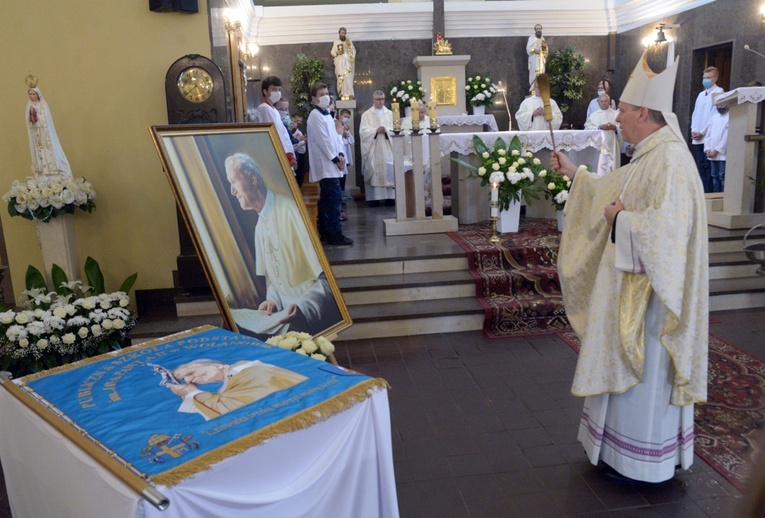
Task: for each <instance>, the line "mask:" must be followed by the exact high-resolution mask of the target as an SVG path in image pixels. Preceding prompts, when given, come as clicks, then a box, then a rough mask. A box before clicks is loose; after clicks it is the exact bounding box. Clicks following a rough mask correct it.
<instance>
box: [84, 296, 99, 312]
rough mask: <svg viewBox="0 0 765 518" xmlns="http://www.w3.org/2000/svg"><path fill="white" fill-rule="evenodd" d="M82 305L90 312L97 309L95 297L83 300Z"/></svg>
mask: <svg viewBox="0 0 765 518" xmlns="http://www.w3.org/2000/svg"><path fill="white" fill-rule="evenodd" d="M80 304H81V305H82V307H83V308H85V309H88V310H90V309H93V308H95V307H96V299H95V298H94V297H88V298H87V299H82V301H81V302H80Z"/></svg>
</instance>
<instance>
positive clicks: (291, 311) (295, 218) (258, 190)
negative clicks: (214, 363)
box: [225, 153, 342, 335]
mask: <svg viewBox="0 0 765 518" xmlns="http://www.w3.org/2000/svg"><path fill="white" fill-rule="evenodd" d="M225 171H226V179H227V180H228V183H229V185H230V189H231V195H232V196H233V197H235V198H236V200H237V201H238V202H239V205H240V207H241V208H242V209H243V210H244V211H253V212H255V213H257V215H258V221H257V224H256V226H255V233H254V250H255V274H256V275H258V276H263V277H264V278H265V280H266V294H265V300H262V301H260V304H259V305H258V307H257V309H250V308H238V309H232V314H233V316H234V320H235V321H236V323H237V326H239V327H240V328H243V330H247V331H250V333H253V334H256V335H273V334H283V333H285V332H287V331H303V332H306V333H310V334H316V333H319V332H321V331H322V330H324V329H326V328H328V327H329V326H330V325H331V324H333V323H336V322H337V321H339V320H341V319H342V317H341V316H340V313H339V311H338V308H337V305H336V304H335V301H334V297H333V294H332V291H331V289H330V287H329V283H328V281H327V277H326V274H325V273H324V271H323V269H322V265H321V262H320V261H319V257H318V256H317V254H316V251H315V250H314V249H313V247H312V243H311V239H310V237H309V235H308V231H307V229H306V226H305V223H304V221H303V218H302V217H301V215H300V212H299V211H298V209H297V207H296V204H295V201H294V200H293V199H292V198H289V197H287V196H283V195H281V194H277V193H275V192H273V191H271V190H269V189H268V187H267V186H266V182H265V180H264V178H263V175H262V173H261V171H260V167H259V166H258V164H257V162H256V161H255V160H254V159H253V158H252V157H250V156H249V155H247V154H245V153H236V154H234V155H231V156H229V157H228V158H227V159H226V162H225Z"/></svg>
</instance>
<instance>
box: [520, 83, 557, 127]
mask: <svg viewBox="0 0 765 518" xmlns="http://www.w3.org/2000/svg"><path fill="white" fill-rule="evenodd" d="M550 107H551V108H552V112H553V120H552V129H554V130H557V129H560V125H561V123H562V122H563V113H561V111H560V108H558V103H556V102H555V99H550ZM515 120H516V121H517V122H518V129H520V130H521V131H541V130H546V129H548V125H547V121H545V108H544V101H543V100H542V97H541V96H540V94H539V87H538V86H537V85H536V83H534V91H533V95H530V96H529V97H527V98H526V99H524V101H523V102H522V103H521V106H520V108H518V111H517V112H516V114H515Z"/></svg>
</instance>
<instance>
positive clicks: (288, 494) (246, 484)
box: [0, 387, 399, 518]
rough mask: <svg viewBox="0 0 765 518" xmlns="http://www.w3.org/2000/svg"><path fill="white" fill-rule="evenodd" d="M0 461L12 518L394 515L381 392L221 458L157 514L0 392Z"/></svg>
mask: <svg viewBox="0 0 765 518" xmlns="http://www.w3.org/2000/svg"><path fill="white" fill-rule="evenodd" d="M0 459H2V464H3V471H4V473H5V483H6V486H7V489H8V496H9V499H10V505H11V511H12V512H13V515H14V516H15V517H16V518H25V517H32V518H34V517H43V516H56V517H57V518H67V517H72V518H75V517H76V518H80V517H83V516H88V517H91V516H92V517H102V516H103V517H106V516H108V517H109V518H121V517H125V518H134V517H148V518H187V517H190V516H225V517H227V518H228V517H245V516H246V517H264V518H265V517H269V518H273V517H277V516H278V517H330V516H331V517H333V518H334V517H349V518H351V517H358V516H364V517H380V518H387V517H394V518H395V517H397V516H398V515H399V514H398V503H397V499H396V484H395V479H394V475H393V454H392V447H391V427H390V413H389V409H388V394H387V391H378V392H376V393H375V394H374V395H373V396H372V397H370V398H368V399H366V400H365V401H363V402H361V403H359V404H357V405H355V406H353V407H351V408H350V409H348V410H346V411H344V412H341V413H339V414H336V415H334V416H332V417H331V418H329V419H328V420H326V421H323V422H320V423H318V424H316V425H314V426H311V427H310V428H307V429H304V430H298V431H295V432H290V433H285V434H282V435H279V436H277V437H275V438H273V439H270V440H268V441H266V442H265V443H263V444H260V445H258V446H255V447H253V448H250V449H249V450H247V451H246V452H244V453H241V454H239V455H236V456H233V457H229V458H227V459H225V460H223V461H221V462H219V463H217V464H215V465H213V466H212V467H211V468H210V469H208V470H206V471H203V472H201V473H198V474H197V475H196V476H194V477H193V478H190V479H187V480H185V481H183V482H181V483H180V484H178V485H176V486H173V487H165V486H157V489H158V490H159V491H160V492H161V493H162V494H164V495H165V496H166V497H168V498H169V499H170V507H169V508H168V509H167V510H166V511H159V510H158V509H156V508H154V507H152V506H151V504H149V503H148V502H146V501H144V500H143V499H142V498H140V497H139V496H138V495H136V494H135V493H134V492H133V491H131V490H130V489H128V487H127V486H126V485H125V484H124V483H123V482H121V481H120V480H118V479H117V478H116V477H114V476H113V475H112V474H111V473H109V472H108V471H106V470H105V469H104V468H103V467H102V466H101V465H100V464H98V463H96V462H95V461H94V460H93V459H92V458H91V457H89V456H88V455H86V454H85V453H83V452H82V451H81V450H80V449H79V448H78V447H77V446H75V445H74V444H72V443H71V442H70V441H69V440H68V439H66V438H64V437H63V436H62V435H61V434H60V433H59V432H58V431H56V430H55V429H53V428H52V427H51V426H50V425H48V424H47V423H46V422H44V421H43V420H42V419H41V418H40V417H38V416H37V415H36V414H35V413H34V412H32V411H31V410H29V409H28V408H27V407H26V406H24V405H23V404H22V403H21V402H20V401H18V400H17V399H16V398H15V397H14V396H13V395H12V394H10V392H8V391H7V390H5V389H3V388H2V387H0Z"/></svg>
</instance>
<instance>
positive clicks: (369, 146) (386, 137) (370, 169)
mask: <svg viewBox="0 0 765 518" xmlns="http://www.w3.org/2000/svg"><path fill="white" fill-rule="evenodd" d="M372 100H373V102H374V104H373V105H372V107H371V108H369V109H368V110H367V111H365V112H364V113H363V114H362V115H361V124H360V125H359V137H360V138H361V170H362V172H363V174H364V195H365V198H366V200H367V201H374V202H378V203H379V202H380V201H383V200H395V199H396V195H395V191H394V189H393V177H392V175H388V174H387V171H386V167H385V164H386V163H387V162H393V147H392V145H391V140H390V139H391V137H392V135H393V112H391V111H390V110H389V109H388V108H386V107H385V92H383V91H382V90H377V91H375V93H374V94H372Z"/></svg>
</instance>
